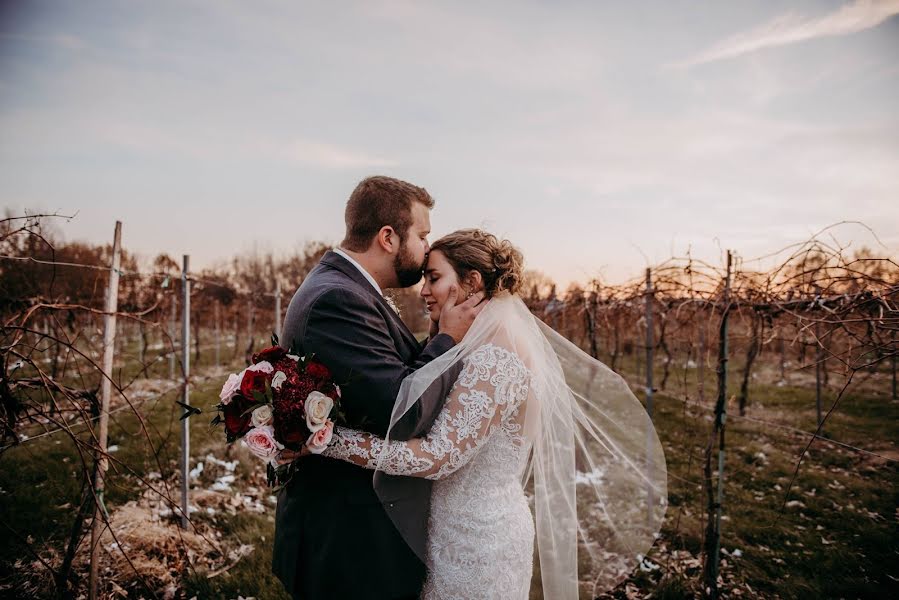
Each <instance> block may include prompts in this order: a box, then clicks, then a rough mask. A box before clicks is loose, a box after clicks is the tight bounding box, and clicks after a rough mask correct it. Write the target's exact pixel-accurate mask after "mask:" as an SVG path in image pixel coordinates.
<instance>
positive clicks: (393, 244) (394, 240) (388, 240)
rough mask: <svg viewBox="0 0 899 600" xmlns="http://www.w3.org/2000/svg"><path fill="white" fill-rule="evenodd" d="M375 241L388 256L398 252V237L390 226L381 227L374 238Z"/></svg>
mask: <svg viewBox="0 0 899 600" xmlns="http://www.w3.org/2000/svg"><path fill="white" fill-rule="evenodd" d="M375 240H376V241H377V243H378V246H380V247H381V249H382V250H383V251H384V252H387V253H388V254H393V253H394V252H396V251H398V250H399V247H400V236H398V235H397V233H396V231H394V230H393V227H391V226H390V225H385V226H384V227H381V229H379V230H378V235H377V236H376V237H375Z"/></svg>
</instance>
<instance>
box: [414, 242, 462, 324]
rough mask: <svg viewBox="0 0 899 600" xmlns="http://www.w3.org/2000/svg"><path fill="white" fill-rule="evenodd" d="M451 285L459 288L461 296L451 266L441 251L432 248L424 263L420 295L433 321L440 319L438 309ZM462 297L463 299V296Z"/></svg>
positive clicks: (457, 280)
mask: <svg viewBox="0 0 899 600" xmlns="http://www.w3.org/2000/svg"><path fill="white" fill-rule="evenodd" d="M453 285H455V286H456V287H457V288H459V292H460V296H461V295H462V289H461V286H460V285H459V276H458V275H456V271H455V270H454V269H453V266H452V265H451V264H450V262H449V261H448V260H447V259H446V256H444V254H443V252H441V251H440V250H432V251H431V253H430V254H429V255H428V262H427V264H426V265H425V283H424V285H423V286H422V288H421V297H422V298H424V299H425V302H426V303H427V305H428V314H429V316H430V317H431V320H432V321H434V322H435V323H436V322H437V321H439V320H440V311H441V310H443V305H444V304H446V299H447V298H448V297H449V292H450V287H451V286H453ZM462 298H463V299H464V296H462Z"/></svg>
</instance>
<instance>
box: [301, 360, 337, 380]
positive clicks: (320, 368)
mask: <svg viewBox="0 0 899 600" xmlns="http://www.w3.org/2000/svg"><path fill="white" fill-rule="evenodd" d="M306 375H308V376H309V377H312V378H313V379H317V380H318V381H325V380H326V379H330V378H331V371H329V370H328V367H326V366H325V365H323V364H321V363H320V362H318V361H316V360H313V361H309V363H307V364H306Z"/></svg>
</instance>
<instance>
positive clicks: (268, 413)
mask: <svg viewBox="0 0 899 600" xmlns="http://www.w3.org/2000/svg"><path fill="white" fill-rule="evenodd" d="M250 420H251V421H252V422H253V426H254V427H260V426H262V425H269V424H271V422H272V406H271V405H270V404H263V405H262V406H260V407H259V408H257V409H256V410H254V411H253V415H252V416H251V417H250Z"/></svg>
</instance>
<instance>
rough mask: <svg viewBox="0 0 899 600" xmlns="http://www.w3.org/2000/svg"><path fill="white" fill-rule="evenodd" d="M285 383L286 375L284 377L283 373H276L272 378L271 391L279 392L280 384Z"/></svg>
mask: <svg viewBox="0 0 899 600" xmlns="http://www.w3.org/2000/svg"><path fill="white" fill-rule="evenodd" d="M285 381H287V375H285V374H284V372H283V371H278V372H277V373H275V376H274V377H272V389H273V390H280V389H281V384H282V383H284V382H285Z"/></svg>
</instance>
